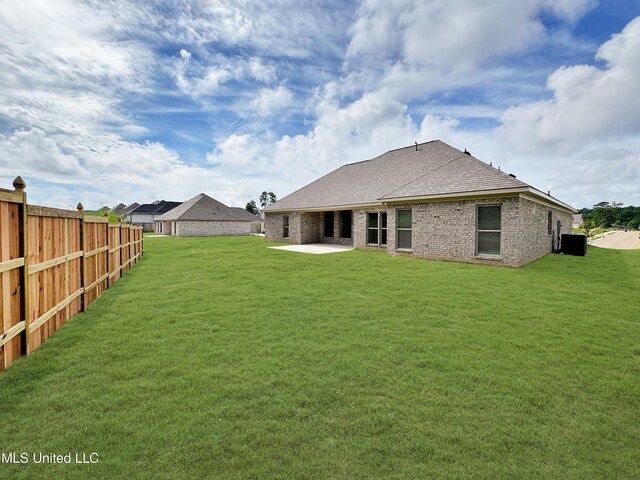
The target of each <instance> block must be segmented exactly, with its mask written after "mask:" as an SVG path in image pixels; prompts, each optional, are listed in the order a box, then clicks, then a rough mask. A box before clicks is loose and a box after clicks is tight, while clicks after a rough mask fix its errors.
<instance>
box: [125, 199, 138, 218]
mask: <svg viewBox="0 0 640 480" xmlns="http://www.w3.org/2000/svg"><path fill="white" fill-rule="evenodd" d="M139 206H140V204H139V203H138V202H133V203H130V204H129V205H127V206H126V207H124V214H125V215H126V214H128V213H131V212H132V211H134V210H135V209H136V208H138V207H139Z"/></svg>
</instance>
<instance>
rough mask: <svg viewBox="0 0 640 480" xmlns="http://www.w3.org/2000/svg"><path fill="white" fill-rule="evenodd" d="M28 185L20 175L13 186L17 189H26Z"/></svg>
mask: <svg viewBox="0 0 640 480" xmlns="http://www.w3.org/2000/svg"><path fill="white" fill-rule="evenodd" d="M26 187H27V182H25V181H24V180H23V179H22V177H21V176H20V175H18V176H17V177H16V178H15V180H14V181H13V188H15V189H16V190H24V189H25V188H26Z"/></svg>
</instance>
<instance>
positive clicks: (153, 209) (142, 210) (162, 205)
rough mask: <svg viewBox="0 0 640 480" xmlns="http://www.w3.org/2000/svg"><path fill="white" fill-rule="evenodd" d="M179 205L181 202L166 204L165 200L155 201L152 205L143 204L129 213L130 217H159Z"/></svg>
mask: <svg viewBox="0 0 640 480" xmlns="http://www.w3.org/2000/svg"><path fill="white" fill-rule="evenodd" d="M181 204H182V202H167V201H165V200H156V201H155V202H153V203H143V204H142V205H140V206H138V207H137V208H136V209H135V210H132V211H131V212H130V213H131V214H132V215H161V214H163V213H166V212H168V211H170V210H172V209H174V208H176V207H177V206H178V205H181Z"/></svg>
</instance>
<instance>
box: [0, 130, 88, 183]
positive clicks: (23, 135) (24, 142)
mask: <svg viewBox="0 0 640 480" xmlns="http://www.w3.org/2000/svg"><path fill="white" fill-rule="evenodd" d="M0 168H1V169H2V170H4V171H6V172H7V174H10V172H11V170H13V172H14V173H15V175H16V176H17V175H26V174H35V173H38V172H41V171H47V172H49V173H52V174H54V175H62V176H71V175H83V174H86V171H85V170H84V169H83V168H82V167H81V165H80V162H79V160H78V158H77V157H76V156H75V155H69V154H65V153H63V152H62V151H61V150H60V147H59V146H58V145H57V144H56V143H55V142H54V141H53V140H51V139H50V138H47V136H46V134H45V133H44V132H43V131H42V130H39V129H37V128H33V129H31V130H28V131H27V130H18V131H16V132H15V133H14V134H13V135H12V136H10V137H4V136H3V135H0Z"/></svg>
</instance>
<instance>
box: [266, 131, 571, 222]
mask: <svg viewBox="0 0 640 480" xmlns="http://www.w3.org/2000/svg"><path fill="white" fill-rule="evenodd" d="M507 192H513V193H516V192H527V193H529V194H531V195H534V196H537V197H540V198H542V199H544V200H545V201H547V202H550V203H554V204H556V205H557V206H559V207H560V208H564V209H566V210H570V211H575V210H574V209H573V208H572V207H570V206H569V205H566V204H564V203H562V202H560V201H559V200H557V199H555V198H553V197H551V196H550V195H548V194H545V193H543V192H541V191H539V190H537V189H535V188H533V187H531V186H530V185H528V184H526V183H525V182H522V181H521V180H518V179H516V178H515V176H512V175H509V174H507V173H505V172H502V171H500V170H498V169H497V168H494V167H492V166H489V165H487V164H486V163H484V162H482V161H480V160H478V159H477V158H475V157H473V156H471V155H470V154H469V153H467V152H462V151H460V150H458V149H457V148H454V147H452V146H451V145H447V144H446V143H444V142H442V141H440V140H434V141H431V142H426V143H422V144H418V145H417V147H416V146H415V145H412V146H410V147H404V148H399V149H397V150H391V151H389V152H386V153H384V154H383V155H380V156H379V157H376V158H374V159H372V160H366V161H363V162H357V163H351V164H348V165H344V166H342V167H340V168H338V169H337V170H334V171H333V172H331V173H329V174H327V175H325V176H324V177H321V178H319V179H318V180H316V181H315V182H312V183H310V184H309V185H307V186H305V187H303V188H301V189H300V190H297V191H295V192H293V193H292V194H290V195H288V196H286V197H284V198H282V199H281V200H279V201H277V202H276V203H273V204H271V205H269V206H268V207H266V208H265V209H264V211H265V212H286V211H293V210H322V209H327V208H347V207H357V206H365V205H379V204H382V203H385V202H396V203H397V202H401V201H409V200H419V199H422V198H424V199H429V198H448V197H460V196H469V195H473V194H478V195H489V194H496V193H507Z"/></svg>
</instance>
